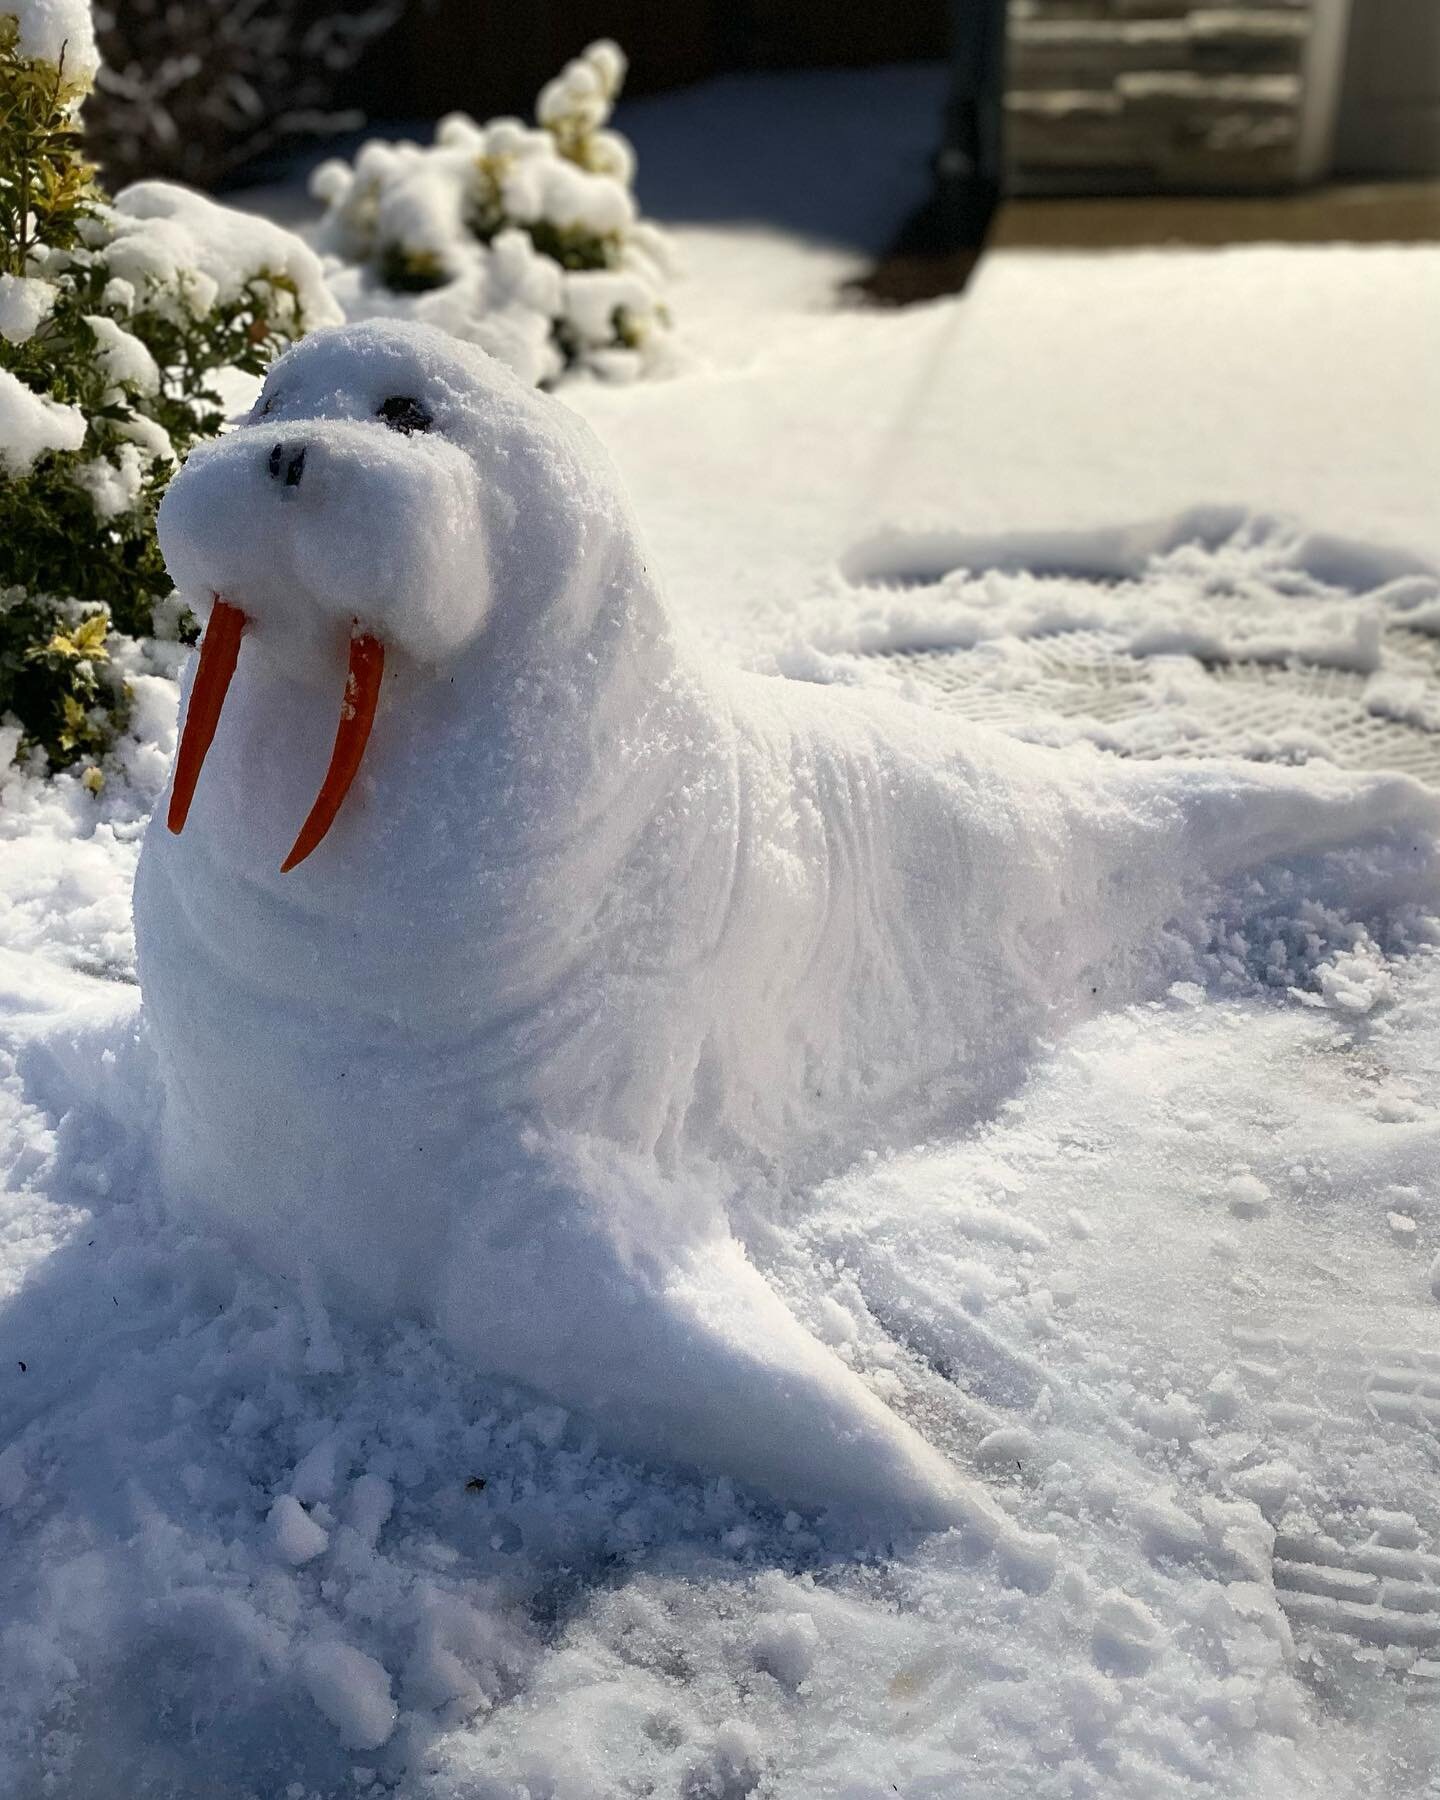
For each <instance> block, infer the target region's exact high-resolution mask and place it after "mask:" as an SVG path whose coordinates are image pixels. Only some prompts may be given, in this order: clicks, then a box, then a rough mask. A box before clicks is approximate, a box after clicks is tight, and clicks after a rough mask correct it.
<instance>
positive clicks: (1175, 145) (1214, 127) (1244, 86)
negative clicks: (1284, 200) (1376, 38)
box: [1007, 0, 1363, 190]
mask: <svg viewBox="0 0 1440 1800" xmlns="http://www.w3.org/2000/svg"><path fill="white" fill-rule="evenodd" d="M1362 3H1363V0H1362ZM1312 23H1313V19H1312V5H1311V0H1269V3H1268V4H1263V3H1262V4H1255V3H1254V0H1251V3H1250V4H1243V3H1242V4H1233V3H1232V4H1229V5H1225V4H1220V3H1218V0H1210V3H1209V4H1197V3H1195V0H1012V4H1011V8H1010V45H1009V52H1010V80H1009V94H1008V100H1007V126H1008V140H1009V157H1010V163H1011V168H1012V176H1013V180H1014V185H1016V186H1018V187H1020V188H1022V189H1024V188H1029V189H1032V190H1033V189H1040V188H1045V189H1059V190H1065V189H1080V190H1085V189H1092V190H1093V189H1100V188H1104V189H1111V190H1113V189H1116V188H1129V189H1142V190H1143V189H1157V188H1197V189H1200V188H1233V187H1275V186H1284V185H1286V184H1287V183H1289V182H1291V181H1293V180H1294V178H1295V175H1296V171H1297V168H1298V157H1299V143H1300V134H1301V119H1302V111H1303V105H1304V97H1305V79H1304V76H1305V53H1306V46H1307V43H1308V41H1309V37H1310V32H1311V27H1312Z"/></svg>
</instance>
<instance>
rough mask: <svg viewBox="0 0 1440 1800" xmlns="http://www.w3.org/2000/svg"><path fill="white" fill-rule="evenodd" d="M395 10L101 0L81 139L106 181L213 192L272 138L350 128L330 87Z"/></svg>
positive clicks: (248, 0) (217, 0) (262, 1)
mask: <svg viewBox="0 0 1440 1800" xmlns="http://www.w3.org/2000/svg"><path fill="white" fill-rule="evenodd" d="M401 10H402V0H373V3H372V4H371V5H368V6H363V5H362V6H359V7H353V8H351V7H347V8H344V9H340V8H338V7H336V6H333V5H325V4H323V0H185V3H184V5H176V3H175V0H101V3H100V4H97V5H96V8H95V24H96V31H97V35H98V37H99V41H100V50H101V53H102V55H103V58H104V60H103V62H102V63H101V66H100V70H99V73H98V75H97V77H96V84H95V92H94V94H93V95H92V96H91V98H90V101H89V103H88V105H87V106H86V108H85V130H86V140H87V142H88V143H89V145H90V148H91V150H92V152H93V154H94V155H95V157H96V159H97V161H98V162H99V163H100V166H101V167H102V168H103V169H104V171H105V174H106V175H107V177H108V178H109V179H110V180H112V181H117V182H118V181H129V180H133V179H134V178H135V177H136V176H137V175H141V174H144V175H166V176H169V177H171V178H172V179H175V180H180V181H191V182H195V183H196V184H197V185H198V186H200V187H211V186H213V185H214V184H215V182H216V181H217V180H218V179H219V178H220V177H221V176H223V175H226V174H228V173H229V172H230V171H231V170H232V169H235V168H237V167H238V166H239V165H240V164H242V163H244V162H248V161H249V160H250V159H251V158H253V157H255V156H258V155H260V154H261V153H263V152H264V151H267V150H270V149H273V148H274V147H275V146H276V145H277V144H282V143H285V142H286V141H291V140H294V139H296V138H300V137H316V136H321V135H324V134H326V133H329V132H335V131H353V130H354V129H355V127H356V126H358V125H359V124H360V123H361V122H362V120H361V115H360V114H359V113H356V112H337V111H336V109H335V106H334V94H335V87H336V83H337V82H338V81H339V79H340V77H341V76H342V75H343V74H344V73H345V71H346V70H347V69H349V68H351V67H352V66H353V64H354V63H355V62H356V61H357V59H358V58H359V56H360V54H361V52H362V51H363V50H364V49H365V48H366V47H367V46H368V45H369V44H371V43H372V42H373V41H374V40H375V38H376V37H378V36H379V35H380V34H381V33H382V32H383V31H385V30H386V29H387V28H388V27H389V26H390V25H391V24H393V22H394V21H395V19H396V18H398V17H399V14H400V12H401Z"/></svg>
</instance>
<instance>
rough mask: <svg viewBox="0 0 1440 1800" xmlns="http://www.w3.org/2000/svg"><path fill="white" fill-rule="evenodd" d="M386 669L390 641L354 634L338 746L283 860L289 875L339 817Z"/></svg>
mask: <svg viewBox="0 0 1440 1800" xmlns="http://www.w3.org/2000/svg"><path fill="white" fill-rule="evenodd" d="M384 673H385V646H384V645H383V644H382V643H381V642H380V640H379V638H373V637H370V636H369V635H368V634H362V635H361V636H359V637H353V638H351V640H350V669H349V673H348V674H347V675H346V677H345V699H344V701H343V702H342V703H341V707H340V727H339V729H338V730H337V731H336V733H335V748H334V749H333V750H332V751H331V752H330V767H329V768H328V769H327V770H326V771H325V779H324V781H322V782H321V784H320V792H319V794H318V795H317V796H316V800H315V804H314V805H313V806H312V807H311V808H310V816H309V818H308V819H306V821H305V823H304V824H303V825H302V826H301V827H300V835H299V837H297V838H296V840H295V846H294V848H293V849H292V850H291V852H290V854H289V855H288V856H287V857H286V858H285V860H284V862H283V863H281V865H280V873H281V874H282V875H288V874H289V872H290V870H291V869H293V868H294V867H295V865H296V863H302V862H304V860H305V858H306V857H307V856H308V855H309V854H310V852H311V851H312V850H313V849H314V848H315V846H316V845H317V844H318V843H319V842H320V840H321V839H322V838H323V837H324V836H325V833H326V832H327V831H328V830H329V829H330V827H331V826H332V825H333V824H334V823H335V815H336V813H338V812H339V810H340V807H341V805H342V803H343V802H344V799H345V796H346V794H348V793H349V792H350V783H351V782H352V781H354V779H355V776H356V773H357V771H358V770H359V768H360V759H361V757H362V756H364V754H365V745H366V743H367V742H368V741H369V737H370V727H371V726H372V725H373V724H374V723H375V703H376V701H377V700H378V699H379V698H380V677H381V676H382V675H383V674H384Z"/></svg>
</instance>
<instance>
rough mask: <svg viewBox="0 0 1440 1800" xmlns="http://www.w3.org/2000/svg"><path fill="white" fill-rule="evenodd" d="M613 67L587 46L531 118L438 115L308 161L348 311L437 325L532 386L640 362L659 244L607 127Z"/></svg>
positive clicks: (656, 354) (653, 319)
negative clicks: (386, 138) (419, 136)
mask: <svg viewBox="0 0 1440 1800" xmlns="http://www.w3.org/2000/svg"><path fill="white" fill-rule="evenodd" d="M624 76H625V58H624V56H623V55H622V53H621V51H620V49H619V47H618V46H617V45H615V44H613V43H610V42H608V41H601V42H599V43H594V44H591V45H590V47H589V48H588V49H587V50H586V51H585V53H584V54H583V55H582V56H580V57H577V58H576V59H575V60H574V61H573V62H570V63H568V64H567V65H566V67H565V68H564V69H562V70H561V72H560V74H559V75H557V76H556V78H555V79H554V80H553V81H551V82H549V83H547V84H546V86H545V87H544V88H543V89H542V90H541V93H540V97H539V99H538V101H537V102H536V116H537V118H538V120H539V125H538V128H535V127H530V126H526V125H524V124H522V123H521V121H520V120H519V119H492V120H491V121H490V122H489V123H488V124H485V125H480V124H477V123H476V122H475V121H474V120H473V119H470V118H467V117H466V116H465V115H464V114H463V113H452V114H451V115H450V116H449V117H448V118H446V119H442V120H441V122H440V125H439V128H438V130H437V131H436V134H435V142H434V143H433V144H432V145H430V146H429V147H428V148H426V147H424V146H422V145H419V144H414V143H396V144H391V143H384V142H381V141H379V140H376V141H373V142H371V143H368V144H366V145H365V146H364V148H363V149H362V150H361V151H360V153H359V155H358V156H357V157H356V159H355V161H354V163H353V164H348V163H344V162H341V161H338V160H336V161H331V162H327V163H324V164H322V165H321V167H320V168H318V169H317V170H316V171H315V175H314V177H313V181H312V187H313V191H314V192H315V194H316V195H317V197H318V198H320V199H321V200H323V201H324V202H325V203H326V206H327V211H326V214H325V217H324V220H323V221H322V225H321V232H320V239H319V242H320V244H321V247H322V248H323V249H325V250H327V251H329V252H331V253H332V254H333V255H334V256H335V257H336V258H337V259H338V264H337V267H336V270H335V272H334V274H333V275H332V285H333V287H334V290H335V293H336V296H337V297H338V299H339V301H340V304H341V305H342V306H343V308H344V310H345V313H346V315H347V317H349V318H351V319H362V318H371V317H375V316H390V317H402V318H411V319H418V320H422V321H424V322H426V323H428V324H432V325H437V326H439V327H440V328H441V329H442V330H444V331H447V332H449V333H450V334H451V335H452V336H455V337H459V338H465V339H467V340H469V341H470V342H472V343H476V344H479V345H481V346H482V348H484V349H486V350H488V351H489V352H490V353H491V354H492V355H494V356H498V357H500V358H501V359H502V360H503V361H505V362H506V363H508V364H509V365H510V366H511V367H512V368H513V369H515V370H516V372H517V373H518V374H520V375H522V376H523V377H524V378H525V379H526V380H528V381H531V382H536V383H540V384H548V383H550V382H553V381H554V380H555V379H556V377H557V376H559V375H560V374H561V372H562V371H563V370H564V369H566V368H569V367H579V368H585V369H589V370H592V371H593V372H595V373H597V374H601V375H606V376H611V377H628V376H632V375H635V374H639V373H642V372H645V371H648V370H650V369H652V368H654V367H655V366H656V364H657V362H658V361H659V360H660V358H661V355H662V352H663V347H664V344H665V340H666V333H667V327H668V323H669V320H668V315H667V313H666V310H665V306H664V304H663V301H662V299H661V290H662V287H663V284H664V280H665V276H666V272H667V265H668V252H667V248H666V243H665V239H664V237H663V236H662V234H661V233H660V232H659V231H658V230H657V229H656V228H655V227H654V226H653V225H650V224H648V223H646V222H645V221H644V220H642V219H640V218H639V217H638V216H637V213H636V206H635V196H634V193H633V188H632V184H633V180H634V174H635V158H634V153H633V152H632V150H631V148H630V145H629V144H628V143H627V142H626V140H625V139H624V138H623V137H621V136H620V135H619V134H618V133H617V132H614V131H611V130H610V129H608V124H607V122H608V120H609V118H610V114H611V111H612V109H613V107H614V104H615V98H616V95H617V94H618V93H619V91H620V85H621V82H622V81H623V80H624Z"/></svg>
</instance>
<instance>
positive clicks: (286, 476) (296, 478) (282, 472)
mask: <svg viewBox="0 0 1440 1800" xmlns="http://www.w3.org/2000/svg"><path fill="white" fill-rule="evenodd" d="M266 467H267V468H268V469H269V471H270V479H271V480H272V481H281V480H283V481H284V483H285V485H286V487H299V485H300V477H301V476H302V475H303V474H304V473H305V446H304V445H303V444H298V445H296V444H277V445H276V446H275V448H274V449H273V450H272V451H271V452H270V458H269V461H268V462H267V464H266Z"/></svg>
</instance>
